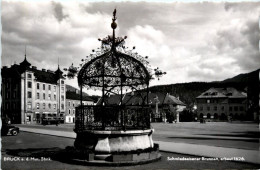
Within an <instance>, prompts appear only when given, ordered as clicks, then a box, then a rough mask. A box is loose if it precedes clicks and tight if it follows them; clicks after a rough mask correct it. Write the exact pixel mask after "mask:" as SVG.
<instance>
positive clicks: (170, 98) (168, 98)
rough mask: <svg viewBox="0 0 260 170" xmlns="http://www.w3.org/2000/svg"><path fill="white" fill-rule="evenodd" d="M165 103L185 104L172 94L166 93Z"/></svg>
mask: <svg viewBox="0 0 260 170" xmlns="http://www.w3.org/2000/svg"><path fill="white" fill-rule="evenodd" d="M164 103H165V104H171V105H182V106H186V104H184V103H183V102H182V101H180V100H179V99H178V98H176V97H174V96H172V95H169V94H168V95H166V97H165V102H164Z"/></svg>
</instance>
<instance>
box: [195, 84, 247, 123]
mask: <svg viewBox="0 0 260 170" xmlns="http://www.w3.org/2000/svg"><path fill="white" fill-rule="evenodd" d="M196 102H197V112H198V117H199V118H207V119H220V120H226V119H227V118H228V117H230V118H232V119H243V118H244V117H245V116H246V110H247V96H246V94H245V93H242V92H239V91H238V90H236V89H235V88H210V89H209V90H207V91H205V92H203V93H202V94H201V95H199V96H198V97H197V98H196Z"/></svg>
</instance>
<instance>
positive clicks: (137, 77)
mask: <svg viewBox="0 0 260 170" xmlns="http://www.w3.org/2000/svg"><path fill="white" fill-rule="evenodd" d="M113 14H114V17H113V19H112V21H113V22H112V24H111V27H112V28H113V35H112V36H108V37H106V38H104V39H102V40H101V39H99V41H101V42H102V44H101V48H100V49H99V50H98V51H94V50H93V52H94V53H93V54H91V55H90V56H88V57H87V59H86V60H83V62H85V63H83V66H82V68H81V70H80V71H79V73H78V84H79V86H80V87H89V88H92V87H94V88H99V89H102V91H103V96H104V95H106V94H107V93H109V92H112V93H115V94H118V93H120V92H121V94H122V90H123V89H131V90H137V89H139V88H148V86H149V81H150V80H151V78H152V76H151V70H149V69H147V68H148V64H149V63H148V62H147V61H146V59H147V58H148V57H142V56H140V55H138V53H134V52H133V50H128V48H126V47H125V46H124V44H125V39H126V38H127V37H124V38H122V37H117V38H116V37H115V29H116V26H117V24H116V23H115V20H116V16H115V14H116V13H115V12H114V13H113ZM133 49H135V47H134V48H133Z"/></svg>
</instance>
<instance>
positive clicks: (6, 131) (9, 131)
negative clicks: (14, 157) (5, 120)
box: [1, 124, 19, 136]
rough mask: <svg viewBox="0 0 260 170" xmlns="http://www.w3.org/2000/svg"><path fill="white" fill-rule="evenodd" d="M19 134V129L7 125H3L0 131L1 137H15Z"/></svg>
mask: <svg viewBox="0 0 260 170" xmlns="http://www.w3.org/2000/svg"><path fill="white" fill-rule="evenodd" d="M18 133H19V128H18V127H15V126H12V125H9V124H3V125H2V129H1V135H2V136H3V135H13V136H16V135H18Z"/></svg>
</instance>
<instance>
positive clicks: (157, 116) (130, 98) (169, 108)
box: [97, 92, 186, 122]
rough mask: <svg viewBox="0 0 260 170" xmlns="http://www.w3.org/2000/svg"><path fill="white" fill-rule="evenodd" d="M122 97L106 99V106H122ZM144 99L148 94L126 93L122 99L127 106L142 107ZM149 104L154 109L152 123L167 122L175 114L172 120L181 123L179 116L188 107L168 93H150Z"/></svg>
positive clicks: (112, 96) (98, 103)
mask: <svg viewBox="0 0 260 170" xmlns="http://www.w3.org/2000/svg"><path fill="white" fill-rule="evenodd" d="M141 96H142V97H141ZM120 97H121V96H120V95H111V96H109V97H108V98H106V99H105V103H106V105H120V102H121V98H120ZM143 99H146V93H140V94H137V92H135V93H126V94H125V95H124V96H123V98H122V102H123V105H126V106H135V105H141V104H142V101H143ZM146 101H147V100H145V102H146ZM101 102H102V99H101V98H100V100H99V101H98V102H97V105H101ZM148 102H149V105H150V107H151V109H152V114H151V122H167V121H169V120H170V117H171V116H169V115H172V114H173V113H174V117H175V118H172V119H176V121H177V122H179V114H180V112H182V111H183V110H184V109H185V108H186V105H185V104H184V103H183V102H182V101H180V100H179V98H176V97H174V96H172V95H170V94H168V93H164V94H163V93H159V92H156V93H149V95H148ZM167 119H168V120H167Z"/></svg>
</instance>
